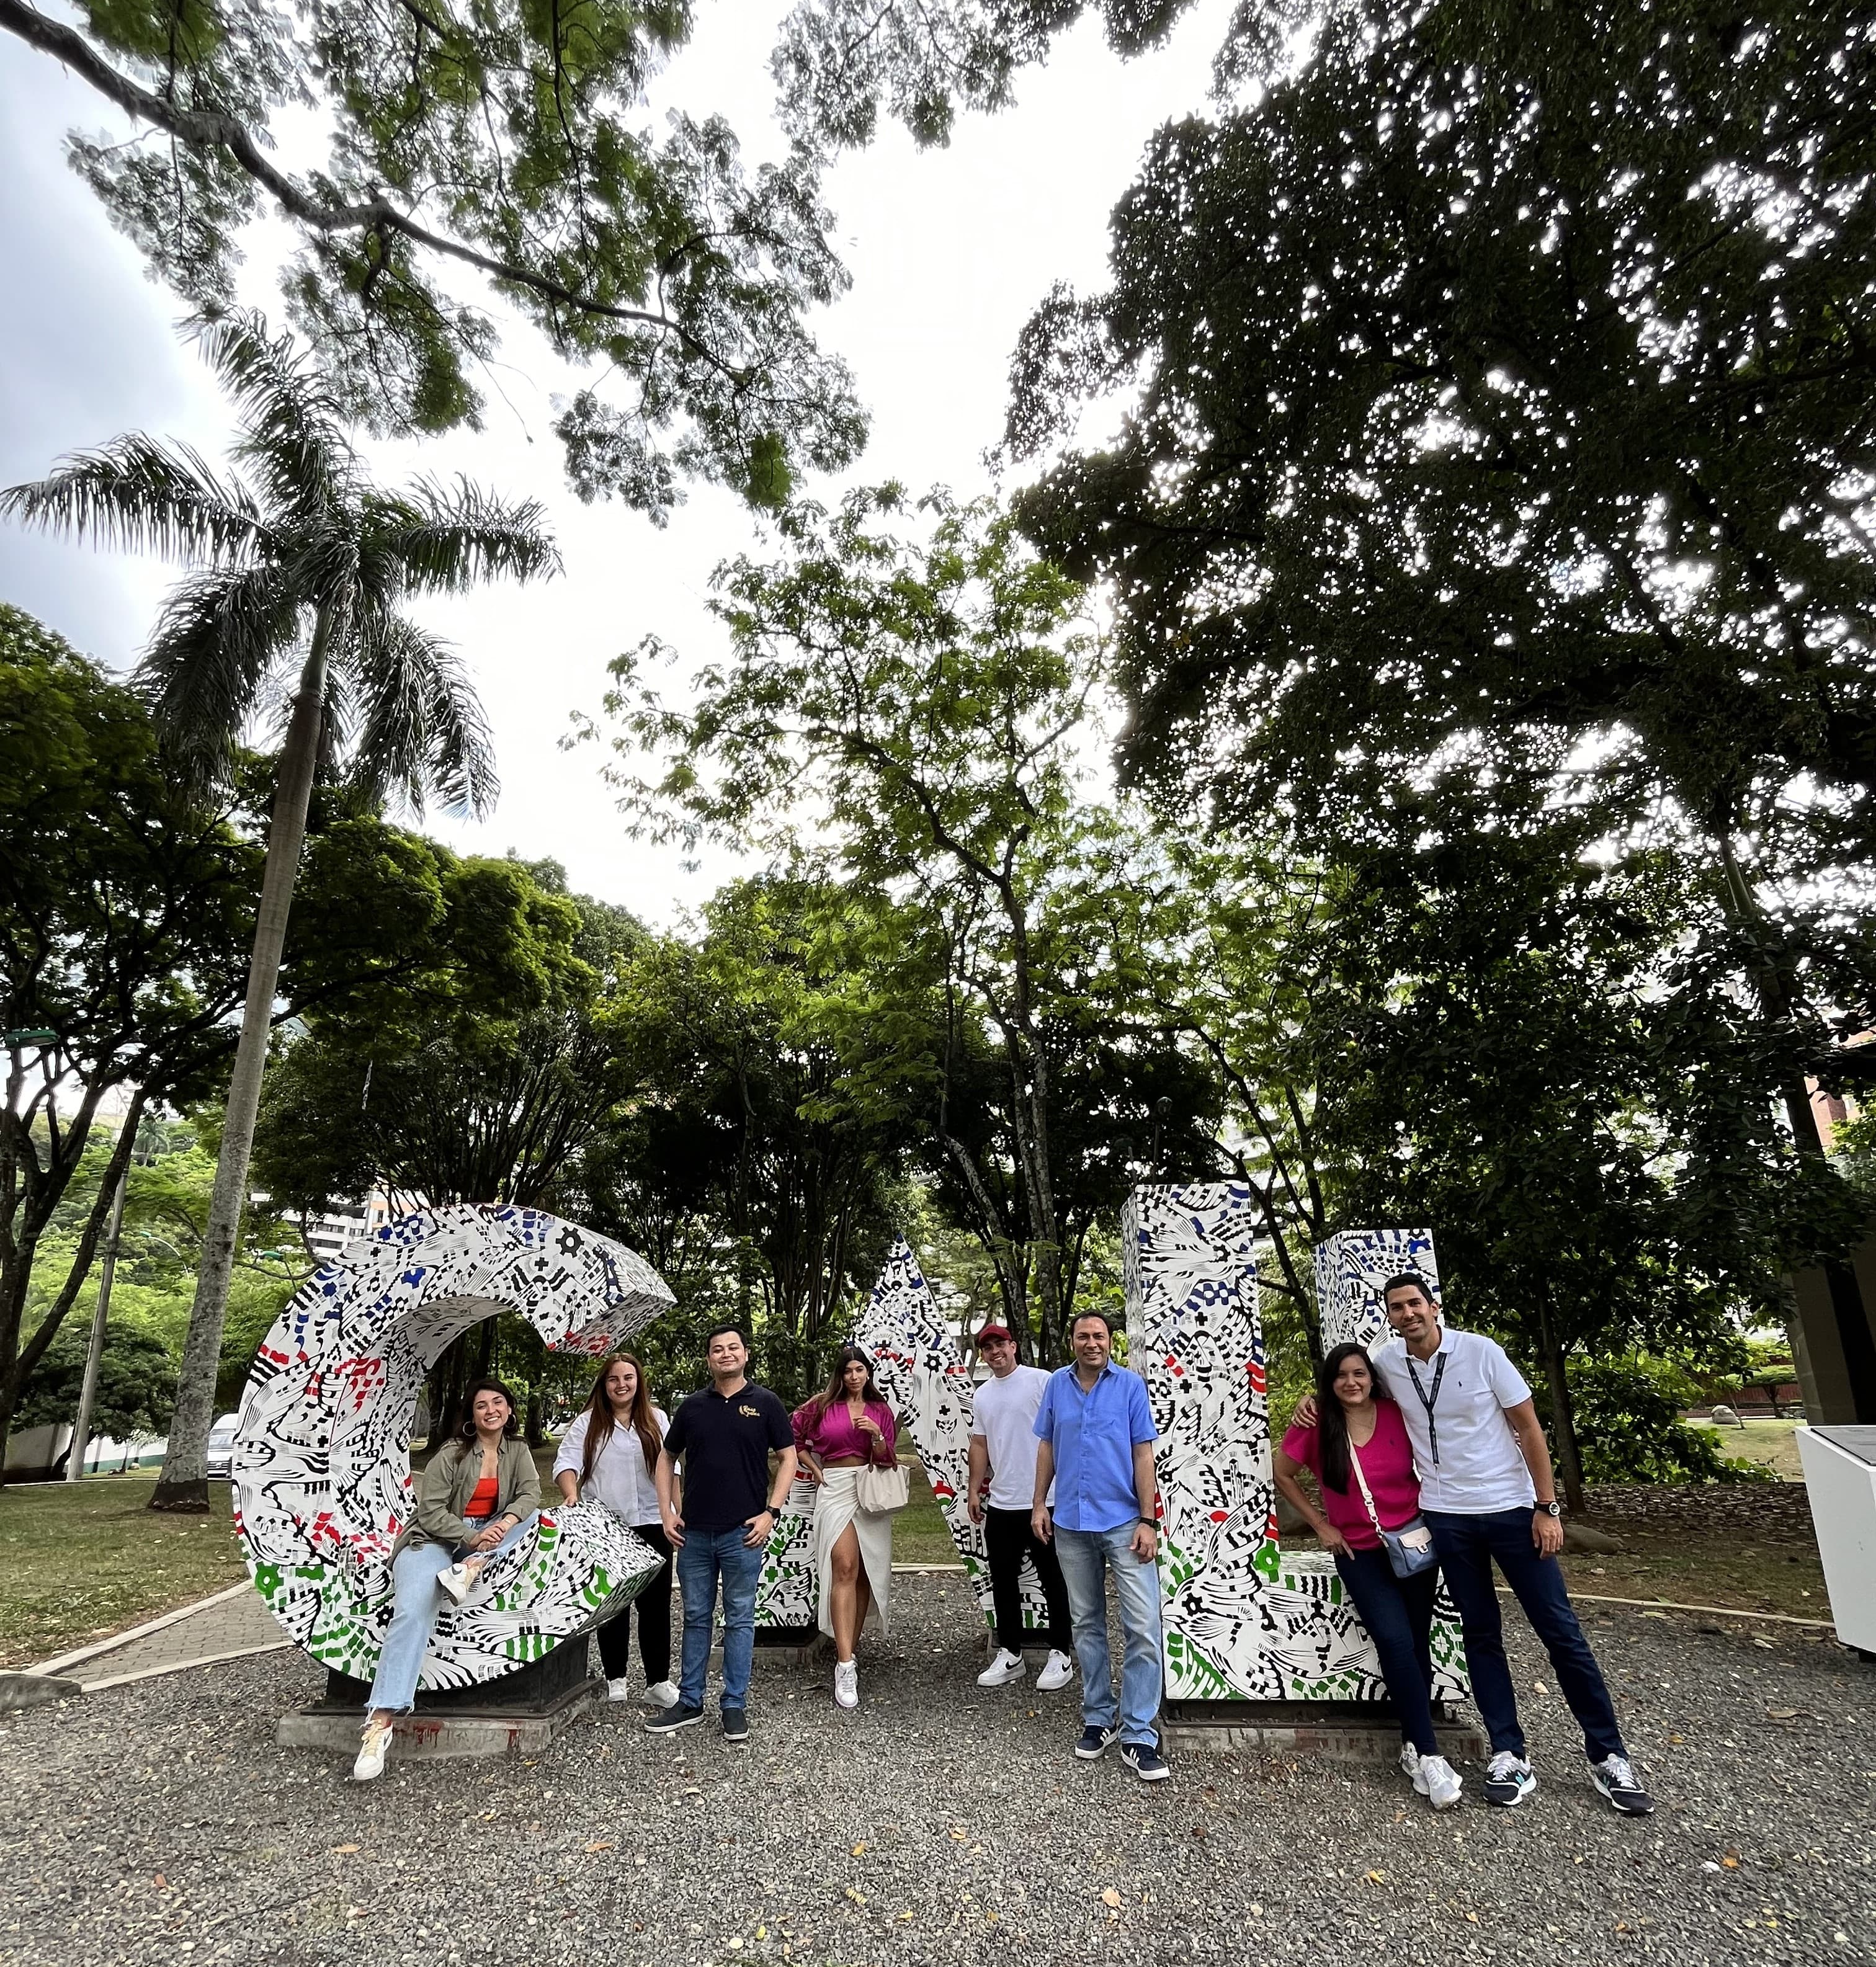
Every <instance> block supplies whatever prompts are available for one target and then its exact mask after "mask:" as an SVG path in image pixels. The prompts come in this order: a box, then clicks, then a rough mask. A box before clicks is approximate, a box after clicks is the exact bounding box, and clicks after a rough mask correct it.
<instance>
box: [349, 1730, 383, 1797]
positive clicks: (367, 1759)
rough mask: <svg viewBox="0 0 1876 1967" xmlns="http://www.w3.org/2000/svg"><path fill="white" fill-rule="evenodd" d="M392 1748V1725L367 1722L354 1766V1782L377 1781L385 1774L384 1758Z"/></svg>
mask: <svg viewBox="0 0 1876 1967" xmlns="http://www.w3.org/2000/svg"><path fill="white" fill-rule="evenodd" d="M390 1746H391V1724H390V1723H389V1722H388V1721H367V1722H366V1723H365V1734H364V1739H363V1740H362V1741H361V1742H360V1743H359V1745H358V1759H357V1762H354V1763H353V1765H352V1780H353V1781H354V1782H375V1781H376V1780H377V1779H378V1778H379V1776H381V1775H383V1774H384V1758H385V1755H386V1752H387V1751H388V1750H389V1748H390Z"/></svg>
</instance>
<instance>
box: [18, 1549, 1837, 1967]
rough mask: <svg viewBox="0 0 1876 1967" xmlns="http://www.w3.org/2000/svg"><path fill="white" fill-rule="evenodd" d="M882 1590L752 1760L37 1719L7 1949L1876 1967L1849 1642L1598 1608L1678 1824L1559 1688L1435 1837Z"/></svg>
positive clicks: (247, 1703) (137, 1692)
mask: <svg viewBox="0 0 1876 1967" xmlns="http://www.w3.org/2000/svg"><path fill="white" fill-rule="evenodd" d="M893 1609H894V1612H895V1613H896V1625H895V1630H894V1633H893V1636H892V1638H891V1639H890V1641H886V1642H880V1641H877V1640H876V1641H870V1642H868V1646H869V1648H870V1650H868V1649H864V1648H863V1650H862V1653H861V1692H862V1697H863V1701H864V1705H863V1706H862V1707H861V1709H860V1710H859V1711H858V1712H857V1713H854V1714H851V1715H848V1714H843V1713H839V1712H838V1710H835V1708H834V1707H832V1705H831V1701H829V1699H828V1691H827V1684H826V1682H827V1675H826V1672H825V1669H822V1671H820V1672H819V1673H818V1674H817V1673H815V1672H813V1671H809V1670H801V1671H797V1670H795V1669H790V1668H783V1667H780V1666H779V1665H778V1666H774V1667H769V1666H761V1667H759V1668H758V1669H757V1681H756V1684H755V1688H754V1693H753V1695H752V1697H751V1715H750V1719H751V1728H752V1730H753V1732H754V1739H753V1741H752V1743H751V1746H749V1747H748V1748H747V1749H741V1750H738V1749H731V1748H729V1747H728V1746H726V1745H725V1743H723V1742H722V1739H721V1738H720V1736H718V1735H717V1733H716V1732H715V1726H714V1723H713V1722H712V1723H706V1724H705V1725H704V1726H701V1727H699V1728H696V1729H692V1730H687V1731H686V1733H684V1734H683V1735H681V1736H678V1737H677V1738H676V1739H675V1740H674V1741H656V1740H654V1739H651V1737H650V1736H647V1735H646V1734H645V1733H644V1732H643V1730H642V1729H641V1726H639V1725H638V1724H639V1719H640V1717H639V1714H638V1710H635V1709H632V1710H626V1709H623V1708H618V1707H615V1708H612V1709H610V1710H608V1711H607V1712H605V1713H604V1714H603V1715H602V1717H600V1718H599V1720H597V1721H595V1722H591V1723H580V1724H578V1725H576V1726H575V1727H574V1729H573V1730H571V1731H570V1733H568V1734H567V1735H566V1736H563V1737H562V1738H561V1739H560V1741H559V1742H558V1743H556V1745H555V1746H554V1749H552V1750H551V1752H549V1753H548V1754H547V1755H545V1756H544V1757H542V1758H541V1759H540V1760H539V1761H538V1763H534V1764H525V1763H505V1764H493V1763H486V1762H454V1763H408V1764H405V1765H402V1766H400V1765H399V1764H398V1763H397V1762H395V1761H394V1762H392V1764H391V1765H390V1766H389V1769H388V1770H387V1771H386V1775H385V1777H384V1778H383V1780H382V1781H379V1783H377V1784H376V1785H371V1786H369V1787H363V1788H354V1787H353V1786H352V1785H350V1783H349V1782H348V1781H347V1780H346V1776H345V1770H344V1768H343V1767H341V1765H339V1764H338V1763H337V1762H335V1761H333V1760H331V1759H326V1758H325V1757H321V1756H319V1755H315V1754H313V1753H311V1752H306V1751H293V1752H283V1751H280V1750H278V1749H276V1748H275V1747H274V1746H273V1722H274V1719H275V1717H276V1715H277V1714H278V1713H279V1712H280V1711H281V1710H283V1709H284V1708H286V1707H288V1706H289V1705H291V1704H295V1703H296V1702H299V1701H304V1700H306V1699H308V1698H310V1697H312V1695H313V1694H315V1692H316V1691H317V1688H318V1675H317V1672H316V1671H315V1668H313V1667H312V1665H311V1664H310V1662H307V1661H306V1660H305V1659H303V1658H302V1657H301V1656H300V1655H298V1654H296V1653H294V1654H277V1655H270V1656H265V1657H263V1658H260V1659H253V1660H245V1661H241V1662H235V1663H234V1664H233V1665H228V1666H225V1667H221V1668H205V1669H202V1670H201V1671H195V1672H191V1673H186V1674H182V1675H176V1676H174V1677H173V1678H167V1679H164V1680H159V1681H152V1682H149V1683H147V1684H144V1685H143V1686H140V1687H134V1688H123V1689H120V1690H118V1691H111V1692H107V1693H105V1694H99V1695H95V1696H93V1697H90V1698H89V1699H86V1700H84V1701H74V1702H72V1703H69V1704H66V1705H65V1706H63V1707H48V1708H42V1709H38V1710H33V1711H31V1712H29V1713H24V1714H20V1715H16V1716H13V1717H9V1718H8V1719H7V1720H5V1722H4V1724H0V1780H3V1781H4V1785H5V1791H4V1793H5V1796H6V1798H7V1808H6V1810H5V1815H4V1819H3V1820H0V1879H3V1880H4V1885H3V1886H0V1959H4V1960H5V1962H8V1967H14V1963H18V1967H38V1963H42V1962H44V1963H57V1967H76V1963H79V1962H84V1963H86V1967H103V1963H106V1962H155V1961H162V1962H166V1963H170V1967H174V1963H176V1962H179V1961H186V1962H189V1963H190V1967H200V1963H204V1962H211V1961H215V1962H220V1961H228V1962H257V1963H258V1962H281V1963H289V1962H290V1963H315V1962H334V1963H338V1962H359V1961H361V1960H362V1961H366V1962H374V1963H375V1962H397V1963H400V1967H401V1963H403V1962H420V1963H422V1967H457V1963H460V1967H472V1964H473V1967H479V1963H482V1962H496V1961H515V1962H522V1961H525V1962H531V1963H532V1962H560V1961H563V1960H567V1961H571V1960H581V1961H583V1960H586V1959H589V1958H593V1957H595V1956H599V1957H602V1958H604V1959H607V1960H609V1961H615V1962H658V1963H660V1967H691V1963H711V1964H712V1967H717V1964H718V1963H727V1962H731V1961H735V1962H751V1961H758V1960H759V1961H764V1962H769V1961H786V1962H802V1963H804V1967H828V1963H838V1967H860V1963H874V1962H879V1963H885V1962H893V1963H897V1962H908V1963H922V1962H952V1961H970V1962H974V1961H978V1960H989V1959H996V1960H997V1961H999V1962H1020V1963H1028V1962H1062V1961H1068V1960H1080V1959H1089V1960H1095V1959H1098V1960H1101V1961H1103V1962H1154V1963H1160V1962H1214V1961H1216V1962H1223V1961H1232V1962H1236V1961H1239V1960H1242V1959H1255V1960H1277V1961H1291V1960H1294V1961H1297V1962H1311V1963H1313V1967H1321V1963H1323V1962H1331V1963H1340V1962H1357V1961H1359V1962H1362V1963H1364V1967H1366V1963H1369V1962H1376V1961H1387V1962H1427V1963H1433V1962H1439V1963H1447V1962H1471V1961H1495V1960H1507V1959H1514V1960H1516V1961H1517V1962H1519V1963H1526V1962H1552V1961H1554V1962H1566V1961H1568V1962H1580V1961H1584V1960H1588V1961H1602V1960H1605V1959H1606V1960H1612V1961H1613V1960H1629V1959H1652V1960H1659V1961H1673V1962H1682V1961H1685V1962H1714V1963H1726V1967H1733V1963H1743V1962H1757V1961H1766V1962H1807V1963H1815V1962H1820V1961H1823V1962H1835V1961H1862V1962H1876V1667H1872V1666H1871V1665H1868V1664H1866V1663H1864V1662H1859V1661H1858V1660H1857V1659H1855V1657H1854V1656H1852V1655H1849V1654H1848V1653H1846V1652H1844V1651H1842V1649H1839V1647H1837V1646H1836V1645H1835V1644H1834V1642H1830V1641H1829V1640H1827V1639H1822V1638H1819V1637H1816V1636H1809V1635H1804V1634H1802V1633H1793V1632H1792V1629H1790V1628H1773V1629H1771V1632H1772V1635H1773V1636H1771V1637H1769V1638H1766V1639H1759V1638H1756V1637H1753V1636H1748V1634H1745V1633H1733V1632H1727V1631H1723V1630H1719V1629H1712V1628H1709V1629H1702V1627H1701V1626H1700V1625H1698V1624H1697V1623H1696V1622H1694V1620H1689V1619H1674V1620H1670V1619H1667V1618H1665V1617H1661V1616H1659V1615H1652V1616H1642V1615H1639V1614H1632V1613H1621V1612H1618V1613H1610V1614H1607V1615H1605V1616H1602V1617H1597V1616H1593V1615H1592V1616H1591V1617H1590V1620H1589V1625H1590V1631H1591V1633H1592V1635H1593V1637H1594V1638H1595V1639H1596V1640H1597V1644H1598V1646H1599V1650H1600V1652H1601V1655H1602V1656H1603V1660H1604V1662H1605V1664H1606V1666H1607V1668H1608V1669H1609V1670H1610V1673H1611V1675H1612V1678H1613V1681H1614V1683H1615V1685H1616V1690H1617V1698H1618V1701H1619V1704H1620V1706H1621V1707H1622V1710H1623V1713H1624V1717H1625V1720H1626V1725H1627V1726H1628V1729H1629V1735H1630V1740H1631V1745H1632V1747H1633V1749H1635V1752H1636V1754H1637V1755H1638V1757H1639V1759H1641V1760H1642V1762H1643V1764H1644V1765H1645V1768H1647V1770H1648V1772H1649V1774H1650V1775H1651V1778H1652V1781H1653V1785H1654V1788H1655V1791H1656V1794H1657V1795H1658V1797H1659V1799H1660V1803H1661V1808H1660V1810H1659V1811H1658V1814H1656V1815H1655V1817H1653V1818H1652V1820H1648V1821H1645V1822H1642V1823H1631V1822H1626V1821H1624V1820H1621V1819H1619V1818H1617V1817H1615V1816H1614V1815H1613V1813H1612V1812H1611V1811H1610V1810H1609V1809H1608V1807H1607V1806H1606V1804H1603V1802H1602V1801H1600V1799H1599V1798H1598V1797H1597V1796H1596V1795H1595V1794H1594V1793H1593V1791H1591V1790H1590V1788H1589V1786H1588V1783H1587V1779H1586V1778H1585V1777H1584V1774H1583V1763H1582V1762H1581V1747H1580V1743H1579V1742H1578V1740H1577V1739H1576V1738H1574V1736H1573V1734H1572V1733H1571V1730H1570V1727H1569V1724H1568V1715H1567V1713H1565V1711H1564V1709H1563V1707H1562V1705H1561V1702H1559V1701H1558V1700H1557V1699H1556V1697H1555V1695H1554V1694H1540V1693H1538V1692H1535V1691H1532V1692H1530V1693H1529V1694H1528V1695H1527V1697H1526V1702H1525V1705H1526V1710H1527V1726H1529V1729H1530V1731H1531V1733H1532V1746H1533V1752H1534V1754H1535V1756H1536V1758H1537V1759H1538V1762H1539V1772H1540V1775H1541V1777H1542V1782H1543V1787H1542V1789H1541V1790H1540V1791H1539V1794H1538V1795H1537V1796H1536V1797H1535V1798H1533V1799H1532V1801H1531V1803H1530V1804H1528V1805H1526V1807H1524V1808H1522V1809H1520V1810H1518V1811H1516V1812H1515V1813H1512V1812H1498V1811H1491V1810H1487V1809H1486V1808H1485V1807H1484V1806H1483V1805H1480V1804H1476V1803H1474V1802H1472V1801H1471V1799H1470V1798H1469V1799H1468V1803H1467V1804H1466V1805H1465V1806H1464V1807H1461V1809H1459V1810H1455V1811H1453V1812H1451V1813H1450V1814H1445V1815H1442V1816H1439V1817H1435V1816H1434V1815H1433V1814H1432V1813H1431V1812H1430V1811H1429V1810H1427V1808H1426V1806H1425V1804H1423V1803H1422V1802H1420V1801H1419V1799H1417V1798H1416V1797H1413V1796H1412V1795H1411V1794H1409V1792H1408V1791H1407V1789H1406V1785H1405V1784H1404V1783H1403V1781H1402V1780H1401V1778H1400V1777H1399V1776H1398V1775H1397V1774H1395V1773H1393V1772H1390V1771H1386V1770H1382V1769H1378V1768H1377V1769H1368V1768H1348V1767H1346V1766H1338V1765H1330V1764H1327V1763H1304V1764H1301V1765H1299V1764H1298V1763H1297V1762H1295V1761H1293V1760H1288V1759H1279V1760H1276V1761H1270V1762H1266V1761H1261V1760H1249V1761H1247V1760H1246V1759H1244V1758H1242V1757H1240V1758H1238V1759H1224V1758H1212V1757H1200V1756H1197V1755H1183V1756H1182V1757H1180V1759H1179V1760H1178V1762H1177V1764H1176V1765H1175V1768H1174V1776H1173V1779H1172V1781H1170V1782H1168V1783H1164V1784H1161V1785H1157V1786H1155V1787H1154V1788H1147V1787H1145V1785H1141V1784H1140V1783H1139V1782H1138V1781H1137V1780H1136V1779H1135V1778H1133V1777H1132V1775H1129V1773H1128V1772H1127V1771H1126V1770H1125V1768H1122V1766H1121V1765H1120V1764H1119V1762H1118V1761H1117V1760H1115V1759H1111V1758H1110V1759H1109V1760H1107V1761H1105V1762H1099V1763H1096V1764H1093V1765H1084V1764H1080V1763H1077V1762H1074V1760H1073V1759H1071V1758H1070V1755H1069V1752H1068V1749H1069V1744H1070V1739H1071V1738H1072V1736H1073V1735H1074V1732H1075V1730H1076V1726H1077V1715H1076V1710H1075V1707H1074V1701H1073V1699H1072V1697H1071V1696H1064V1695H1062V1694H1056V1695H1053V1696H1050V1695H1038V1694H1036V1693H1035V1691H1033V1688H1032V1685H1030V1684H1025V1685H1024V1686H1022V1687H1021V1688H1018V1689H1016V1690H1015V1691H1014V1694H1013V1697H1012V1694H1011V1693H1010V1692H1009V1691H999V1692H996V1693H989V1692H985V1691H980V1690H979V1689H978V1688H977V1687H976V1686H975V1685H974V1684H973V1678H974V1673H975V1671H976V1669H977V1667H978V1665H980V1655H978V1654H977V1653H976V1652H975V1651H974V1649H973V1646H972V1644H971V1641H972V1638H973V1633H972V1629H971V1621H970V1611H969V1607H968V1605H967V1590H966V1587H965V1586H964V1583H963V1581H962V1580H961V1579H959V1578H937V1577H926V1578H903V1579H902V1580H896V1581H895V1583H894V1587H893ZM1517 1665H1518V1668H1519V1678H1520V1681H1521V1684H1522V1685H1523V1686H1524V1687H1526V1688H1532V1686H1533V1684H1534V1683H1535V1682H1537V1681H1540V1680H1542V1681H1547V1680H1548V1665H1547V1663H1546V1662H1543V1661H1542V1659H1541V1657H1540V1656H1539V1655H1536V1653H1535V1651H1534V1649H1532V1648H1530V1647H1529V1646H1526V1647H1523V1648H1522V1649H1521V1650H1520V1651H1519V1655H1518V1659H1517ZM1468 1774H1469V1775H1474V1777H1476V1772H1471V1771H1468ZM1472 1787H1473V1788H1474V1791H1476V1780H1475V1781H1474V1784H1473V1785H1472Z"/></svg>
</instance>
